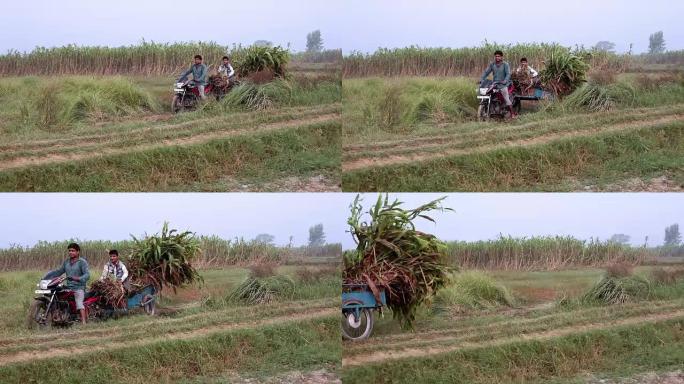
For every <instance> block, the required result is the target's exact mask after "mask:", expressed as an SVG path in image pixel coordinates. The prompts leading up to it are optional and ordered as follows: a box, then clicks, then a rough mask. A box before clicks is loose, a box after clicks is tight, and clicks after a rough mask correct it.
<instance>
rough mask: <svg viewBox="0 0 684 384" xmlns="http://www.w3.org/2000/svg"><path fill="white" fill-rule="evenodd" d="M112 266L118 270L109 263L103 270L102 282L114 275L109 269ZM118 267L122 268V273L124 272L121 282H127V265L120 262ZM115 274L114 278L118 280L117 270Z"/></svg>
mask: <svg viewBox="0 0 684 384" xmlns="http://www.w3.org/2000/svg"><path fill="white" fill-rule="evenodd" d="M110 265H111V266H112V267H115V268H116V266H114V265H113V264H112V262H111V261H110V262H107V263H106V264H105V266H104V269H102V276H100V280H104V279H106V278H108V277H109V275H110V274H111V273H112V271H110V269H109V266H110ZM118 266H120V267H121V272H123V275H122V276H121V280H120V281H126V278H128V269H127V268H126V265H125V264H124V263H122V262H121V261H119V263H118ZM113 273H114V277H115V278H116V270H114V271H113Z"/></svg>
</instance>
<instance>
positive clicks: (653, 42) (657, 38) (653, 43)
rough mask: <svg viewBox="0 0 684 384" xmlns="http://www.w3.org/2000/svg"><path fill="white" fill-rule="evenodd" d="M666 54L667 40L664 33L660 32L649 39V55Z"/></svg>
mask: <svg viewBox="0 0 684 384" xmlns="http://www.w3.org/2000/svg"><path fill="white" fill-rule="evenodd" d="M663 52H665V38H664V37H663V31H658V32H656V33H654V34H651V36H649V37H648V53H651V54H652V53H663Z"/></svg>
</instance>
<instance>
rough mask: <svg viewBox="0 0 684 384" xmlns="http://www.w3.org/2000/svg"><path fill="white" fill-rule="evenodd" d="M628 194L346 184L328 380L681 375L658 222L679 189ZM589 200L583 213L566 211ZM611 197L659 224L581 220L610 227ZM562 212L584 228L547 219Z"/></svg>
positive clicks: (669, 257)
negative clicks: (333, 362)
mask: <svg viewBox="0 0 684 384" xmlns="http://www.w3.org/2000/svg"><path fill="white" fill-rule="evenodd" d="M554 195H555V196H554ZM639 196H640V195H631V196H628V197H624V198H623V199H618V200H619V201H617V202H616V201H613V203H612V205H613V206H610V207H609V204H604V203H605V202H607V201H611V199H610V198H609V197H606V196H603V197H602V196H600V195H594V196H588V197H579V196H578V195H576V194H573V195H560V194H545V195H537V196H532V195H529V194H527V196H525V195H524V194H521V195H510V194H447V195H440V194H436V193H432V194H398V193H390V194H381V195H377V194H375V195H374V194H369V193H366V194H361V195H357V196H356V198H354V199H353V201H352V202H351V204H350V211H349V219H348V226H349V230H348V233H349V236H350V237H351V238H352V240H353V241H351V242H349V241H347V242H345V243H344V245H343V247H344V252H343V259H344V270H343V272H342V282H343V285H342V318H341V329H342V338H343V348H342V350H343V352H342V381H343V382H344V383H412V384H417V383H584V384H598V383H643V384H647V383H648V384H655V383H672V384H676V383H683V382H684V371H683V370H682V362H684V248H683V247H682V242H681V234H680V232H679V225H678V223H674V224H671V225H669V224H668V223H669V221H668V220H670V221H671V220H675V218H677V217H679V218H681V214H682V205H681V202H682V198H681V197H680V196H677V194H672V195H669V196H668V195H662V196H660V197H657V198H655V197H652V198H650V199H646V198H640V197H639ZM677 204H679V206H677ZM502 205H507V206H511V207H515V208H510V209H508V210H499V209H497V207H500V206H502ZM563 205H566V206H569V207H571V209H570V210H566V209H565V208H561V207H562V206H563ZM628 206H629V207H632V208H630V209H627V208H626V207H628ZM634 207H636V208H634ZM658 207H669V209H672V210H673V212H670V213H668V214H665V213H664V211H659V208H658ZM594 210H598V211H599V212H598V217H597V218H596V219H594V221H595V223H586V222H583V221H581V220H580V221H577V220H576V219H577V218H578V217H581V216H582V215H584V214H586V212H588V211H594ZM620 210H623V211H625V212H627V211H628V212H629V213H628V214H627V215H628V216H632V219H634V220H637V221H641V222H642V225H640V226H639V227H640V228H646V227H647V226H649V225H656V224H655V223H656V222H658V223H661V224H664V226H665V231H664V233H665V236H664V237H662V233H660V234H658V236H656V235H655V234H656V233H657V232H661V231H662V229H661V228H651V229H648V231H649V234H650V233H653V234H654V235H651V236H648V235H647V236H646V239H645V240H643V241H642V240H637V239H634V240H632V238H631V236H630V235H628V234H626V233H615V234H613V235H610V236H607V237H603V239H602V238H601V236H600V235H599V233H598V232H596V233H592V232H591V231H589V229H590V228H591V229H592V230H594V229H595V230H597V231H600V232H601V233H610V231H612V230H615V229H616V228H619V227H621V226H624V225H621V224H620V221H621V220H623V218H622V217H620V216H621V214H620V213H619V212H620ZM523 211H524V212H527V215H528V221H527V222H524V223H522V222H518V221H516V220H511V219H512V218H513V217H514V216H515V215H517V214H521V212H523ZM473 213H478V214H479V215H480V216H481V217H483V218H478V217H477V216H473V215H472V214H473ZM553 215H558V217H553ZM622 215H624V214H622ZM635 215H636V216H635ZM559 222H562V223H560V224H559ZM566 222H572V223H575V224H574V228H576V230H577V231H578V232H574V233H580V232H582V233H585V234H586V233H587V231H589V232H588V233H590V234H591V237H589V238H582V237H580V236H578V235H572V234H569V233H568V232H565V231H563V233H562V234H560V233H561V232H560V230H559V232H558V233H559V234H552V233H553V232H550V231H551V230H552V228H566V230H567V228H571V227H572V224H567V223H566ZM644 223H647V224H644ZM628 226H629V225H628ZM531 228H537V231H539V232H538V234H535V232H533V231H531ZM632 228H634V227H633V226H632ZM508 231H510V232H508ZM605 231H609V232H605ZM472 233H489V235H487V236H484V235H481V234H480V235H478V236H477V237H475V238H473V237H472V235H471V234H472ZM496 233H498V235H495V234H496ZM523 234H524V235H523ZM464 238H465V239H467V240H462V239H464ZM656 238H657V239H658V240H656ZM663 239H664V240H663Z"/></svg>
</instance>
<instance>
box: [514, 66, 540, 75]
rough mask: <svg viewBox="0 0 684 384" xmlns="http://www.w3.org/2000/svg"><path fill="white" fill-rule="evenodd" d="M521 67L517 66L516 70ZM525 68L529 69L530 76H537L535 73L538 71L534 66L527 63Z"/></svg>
mask: <svg viewBox="0 0 684 384" xmlns="http://www.w3.org/2000/svg"><path fill="white" fill-rule="evenodd" d="M521 69H522V68H521V67H518V72H520V70H521ZM527 70H528V71H530V76H532V77H537V75H539V73H538V72H537V71H535V70H534V68H532V67H531V66H530V65H529V64H528V65H527Z"/></svg>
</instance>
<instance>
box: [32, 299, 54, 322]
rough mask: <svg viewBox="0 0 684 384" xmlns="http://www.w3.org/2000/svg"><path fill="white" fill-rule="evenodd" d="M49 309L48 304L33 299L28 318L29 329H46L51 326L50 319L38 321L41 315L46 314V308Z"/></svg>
mask: <svg viewBox="0 0 684 384" xmlns="http://www.w3.org/2000/svg"><path fill="white" fill-rule="evenodd" d="M46 309H47V304H45V302H44V301H41V300H33V302H32V303H31V306H30V307H29V312H28V317H27V318H26V327H27V328H28V329H38V328H41V329H46V328H50V326H51V324H50V321H49V320H46V321H45V323H43V324H41V323H39V322H38V319H39V318H40V316H43V315H45V310H46Z"/></svg>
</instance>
